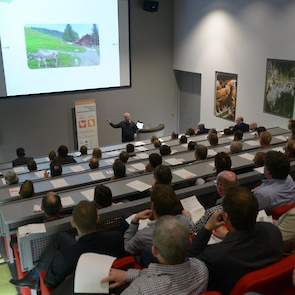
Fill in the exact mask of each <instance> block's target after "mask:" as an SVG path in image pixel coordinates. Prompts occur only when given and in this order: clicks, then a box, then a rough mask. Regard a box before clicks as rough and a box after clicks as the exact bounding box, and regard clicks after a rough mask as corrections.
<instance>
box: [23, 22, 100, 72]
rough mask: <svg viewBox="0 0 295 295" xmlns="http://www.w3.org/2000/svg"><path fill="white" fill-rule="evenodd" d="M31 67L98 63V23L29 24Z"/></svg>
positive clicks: (74, 65)
mask: <svg viewBox="0 0 295 295" xmlns="http://www.w3.org/2000/svg"><path fill="white" fill-rule="evenodd" d="M25 40H26V51H27V64H28V67H29V68H30V69H48V68H64V67H82V66H98V65H99V64H100V39H99V30H98V26H97V25H96V24H79V25H78V24H64V25H60V24H57V25H43V24H42V25H26V26H25Z"/></svg>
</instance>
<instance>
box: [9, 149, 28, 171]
mask: <svg viewBox="0 0 295 295" xmlns="http://www.w3.org/2000/svg"><path fill="white" fill-rule="evenodd" d="M16 156H17V158H16V159H15V160H13V161H12V167H17V166H23V165H27V164H28V163H29V161H30V160H32V158H30V157H26V152H25V149H24V148H22V147H20V148H17V150H16Z"/></svg>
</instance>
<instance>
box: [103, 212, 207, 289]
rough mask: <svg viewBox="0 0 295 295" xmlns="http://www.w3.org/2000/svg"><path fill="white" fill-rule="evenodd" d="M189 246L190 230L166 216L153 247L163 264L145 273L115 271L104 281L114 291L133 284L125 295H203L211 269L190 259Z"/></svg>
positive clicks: (161, 220)
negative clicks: (188, 256) (126, 284)
mask: <svg viewBox="0 0 295 295" xmlns="http://www.w3.org/2000/svg"><path fill="white" fill-rule="evenodd" d="M189 247H190V240H189V230H188V227H187V226H185V225H184V224H183V223H181V222H180V221H178V220H177V219H176V218H175V217H172V216H168V215H166V216H163V217H161V218H160V219H158V220H157V222H156V226H155V230H154V236H153V246H152V252H153V255H154V256H155V257H156V258H157V260H158V262H159V263H151V264H150V265H149V267H148V268H146V269H143V270H136V269H129V270H128V271H122V270H117V269H112V270H111V271H110V275H109V277H107V278H105V279H104V280H103V282H111V284H110V288H111V289H112V288H117V287H120V286H122V285H124V284H125V283H131V284H130V286H129V287H128V288H127V289H125V290H124V291H123V293H121V294H122V295H136V294H138V295H139V294H141V295H163V294H169V295H180V294H181V295H189V294H196V295H197V294H201V293H203V292H204V291H206V289H207V284H208V270H207V267H206V266H205V264H204V263H203V262H201V261H200V260H198V259H197V258H189V259H188V258H187V255H188V250H189Z"/></svg>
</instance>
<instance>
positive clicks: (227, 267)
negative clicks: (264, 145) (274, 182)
mask: <svg viewBox="0 0 295 295" xmlns="http://www.w3.org/2000/svg"><path fill="white" fill-rule="evenodd" d="M222 207H223V210H222V211H219V212H216V213H214V214H213V215H212V216H211V217H210V219H209V220H208V222H207V224H206V225H205V226H204V227H203V229H202V230H201V231H200V232H199V234H198V235H197V237H196V238H195V239H194V240H193V242H192V248H191V256H192V257H198V258H199V259H201V260H203V261H204V262H205V264H206V265H207V267H208V269H209V274H210V278H209V284H208V289H209V290H215V291H219V292H221V293H222V294H230V291H231V289H232V288H233V287H234V286H235V284H236V283H237V282H238V281H239V279H240V278H241V277H243V276H244V275H245V274H247V273H249V272H252V271H255V270H257V269H260V268H263V267H265V266H268V265H270V264H272V263H275V262H277V261H279V260H280V259H281V258H282V255H283V243H282V237H281V233H280V231H279V229H278V228H277V227H276V226H274V225H273V224H271V223H264V222H258V223H256V218H257V214H258V204H257V200H256V198H255V197H253V195H252V194H251V193H250V191H249V190H248V189H247V188H242V187H237V188H232V189H229V190H228V191H227V192H226V194H225V197H224V200H223V203H222ZM222 225H225V226H226V227H227V228H228V230H229V233H228V234H227V235H226V237H225V238H224V240H223V241H222V242H220V243H217V244H214V245H208V246H207V244H208V241H209V239H210V237H211V234H212V232H213V231H214V230H215V229H217V228H218V227H220V226H222Z"/></svg>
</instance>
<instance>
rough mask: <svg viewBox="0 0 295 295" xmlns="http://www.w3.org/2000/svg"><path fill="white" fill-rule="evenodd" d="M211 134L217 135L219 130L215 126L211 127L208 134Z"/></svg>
mask: <svg viewBox="0 0 295 295" xmlns="http://www.w3.org/2000/svg"><path fill="white" fill-rule="evenodd" d="M210 134H216V135H217V130H216V129H215V128H211V129H210V130H209V132H208V136H209V135H210Z"/></svg>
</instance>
